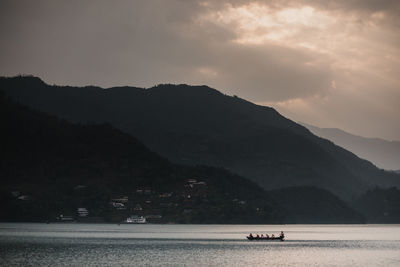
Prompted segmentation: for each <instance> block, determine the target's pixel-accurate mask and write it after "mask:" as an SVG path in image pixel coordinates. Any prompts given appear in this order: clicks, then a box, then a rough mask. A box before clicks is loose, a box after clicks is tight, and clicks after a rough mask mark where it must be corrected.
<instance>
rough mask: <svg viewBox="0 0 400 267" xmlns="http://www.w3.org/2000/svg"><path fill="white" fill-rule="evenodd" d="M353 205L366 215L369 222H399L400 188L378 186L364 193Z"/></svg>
mask: <svg viewBox="0 0 400 267" xmlns="http://www.w3.org/2000/svg"><path fill="white" fill-rule="evenodd" d="M352 206H353V207H354V208H356V209H357V210H358V211H360V212H362V213H363V214H364V215H365V217H366V219H367V222H368V223H399V221H400V190H399V189H397V188H395V187H392V188H387V189H383V188H379V187H376V188H374V189H371V190H368V191H367V192H366V193H364V194H362V195H361V196H360V197H359V198H358V199H357V200H356V201H355V202H354V203H353V205H352Z"/></svg>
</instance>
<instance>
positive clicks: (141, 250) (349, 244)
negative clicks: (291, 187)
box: [0, 223, 400, 266]
mask: <svg viewBox="0 0 400 267" xmlns="http://www.w3.org/2000/svg"><path fill="white" fill-rule="evenodd" d="M281 230H283V231H284V232H285V235H286V241H284V242H280V241H269V242H263V241H248V240H246V239H245V236H246V235H248V234H249V233H250V232H252V233H253V234H254V233H260V234H261V233H263V234H266V233H269V234H272V233H274V234H275V235H278V234H279V232H280V231H281ZM0 265H1V266H141V265H147V266H149V265H150V266H216V265H219V266H265V265H275V266H276V265H278V266H326V265H329V266H400V225H157V224H146V225H123V224H121V225H116V224H78V223H71V224H34V223H1V224H0Z"/></svg>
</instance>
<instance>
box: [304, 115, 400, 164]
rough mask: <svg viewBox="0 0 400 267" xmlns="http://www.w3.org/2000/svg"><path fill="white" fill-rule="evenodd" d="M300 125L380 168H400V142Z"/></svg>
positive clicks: (334, 129) (335, 129)
mask: <svg viewBox="0 0 400 267" xmlns="http://www.w3.org/2000/svg"><path fill="white" fill-rule="evenodd" d="M300 124H302V125H304V126H305V127H307V128H308V129H309V130H310V131H312V132H313V133H314V134H316V135H318V136H321V137H323V138H326V139H329V140H331V141H332V142H334V143H336V144H337V145H339V146H342V147H344V148H346V149H348V150H350V151H352V152H353V153H354V154H356V155H358V156H359V157H361V158H365V159H367V160H369V161H371V162H372V163H374V164H375V165H376V166H377V167H379V168H382V169H385V170H394V171H395V170H398V169H399V168H400V141H396V140H392V141H389V140H385V139H382V138H370V137H363V136H359V135H354V134H351V133H348V132H346V131H343V130H341V129H338V128H320V127H316V126H313V125H310V124H306V123H300Z"/></svg>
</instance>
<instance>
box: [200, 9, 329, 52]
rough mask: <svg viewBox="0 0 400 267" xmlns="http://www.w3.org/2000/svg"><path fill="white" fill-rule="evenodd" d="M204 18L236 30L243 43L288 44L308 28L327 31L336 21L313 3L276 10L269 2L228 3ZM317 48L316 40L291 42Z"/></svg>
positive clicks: (237, 39)
mask: <svg viewBox="0 0 400 267" xmlns="http://www.w3.org/2000/svg"><path fill="white" fill-rule="evenodd" d="M201 19H203V20H211V21H214V22H215V23H217V24H219V25H221V26H225V27H231V28H233V29H234V31H235V33H236V35H237V38H236V39H235V40H233V41H234V42H237V43H240V44H263V43H266V42H277V43H285V42H286V40H288V39H290V38H293V37H295V36H296V35H298V34H300V33H301V32H302V31H304V29H309V30H315V29H317V30H325V29H326V28H328V27H329V25H330V24H333V23H334V18H332V17H330V16H328V15H327V14H324V13H322V12H318V11H316V10H315V9H314V8H312V7H310V6H303V7H299V8H285V9H282V10H279V11H277V10H275V9H274V8H270V7H269V6H268V5H262V4H259V3H250V4H247V5H242V6H232V5H230V4H227V5H226V8H225V9H223V10H220V11H217V12H214V13H213V12H210V13H208V14H206V15H204V16H203V17H202V18H201ZM288 45H292V46H297V45H299V46H304V47H308V48H315V44H314V42H307V40H304V42H300V43H295V44H288Z"/></svg>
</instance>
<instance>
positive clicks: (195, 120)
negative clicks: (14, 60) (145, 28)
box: [0, 78, 400, 199]
mask: <svg viewBox="0 0 400 267" xmlns="http://www.w3.org/2000/svg"><path fill="white" fill-rule="evenodd" d="M19 79H21V78H2V79H0V85H1V88H2V89H3V90H4V91H5V92H6V94H8V95H10V96H11V97H13V98H14V99H17V100H18V101H20V102H21V103H23V104H27V105H29V106H32V107H35V108H38V109H39V110H42V111H45V112H48V113H52V114H56V115H57V116H60V117H62V118H64V119H68V120H71V121H74V122H85V121H93V122H96V123H103V122H108V123H111V124H112V125H114V126H116V127H117V128H119V129H121V130H123V131H125V132H127V133H130V134H132V135H134V136H136V137H138V138H139V139H140V140H142V141H143V142H144V143H145V145H146V146H148V147H149V148H150V149H151V150H153V151H156V152H158V153H160V154H161V155H162V156H164V157H167V158H168V159H170V160H172V161H173V162H177V163H184V164H204V165H211V166H216V167H224V168H226V169H228V170H230V171H233V172H235V173H237V174H239V175H242V176H244V177H247V178H250V179H251V180H253V181H255V182H256V183H258V184H259V185H261V186H262V187H264V188H265V189H274V188H280V187H286V186H302V185H318V186H319V187H322V188H325V189H328V190H330V191H332V192H334V193H335V194H338V195H339V196H341V197H344V198H347V199H350V198H353V197H355V196H357V195H358V194H360V193H362V192H363V191H365V190H366V189H368V188H370V187H372V186H375V185H379V186H383V187H385V186H386V187H387V186H394V185H398V184H399V181H400V179H399V177H400V176H398V175H396V174H394V173H387V172H384V171H381V170H379V169H377V168H376V167H375V166H374V165H373V164H371V163H370V162H368V161H366V160H363V159H360V158H358V157H357V156H356V155H354V154H353V153H351V152H348V151H346V150H344V149H343V148H340V147H338V146H336V145H334V144H333V143H332V142H330V141H328V140H325V139H322V138H319V137H316V136H314V135H313V134H312V133H311V132H310V131H309V130H308V129H306V128H305V127H303V126H301V125H299V124H296V123H294V122H292V121H291V120H289V119H287V118H285V117H283V116H281V115H280V114H279V113H278V112H277V111H276V110H274V109H272V108H269V107H263V106H258V105H255V104H253V103H251V102H248V101H246V100H242V99H240V98H238V97H231V96H226V95H224V94H222V93H220V92H218V91H217V90H215V89H212V90H198V89H201V88H203V89H204V87H201V86H195V87H192V86H187V85H159V86H156V87H152V88H149V89H140V88H137V87H133V88H132V89H129V90H128V88H131V87H123V88H125V89H124V90H122V89H115V88H114V89H112V88H110V89H99V87H79V88H77V87H60V86H49V85H40V86H36V85H35V86H29V82H28V81H25V82H26V83H27V84H28V85H20V84H19V83H20V81H19ZM116 88H121V87H116ZM193 88H195V89H193ZM207 88H209V87H207ZM115 90H117V91H118V92H116V91H115ZM121 90H122V91H121ZM127 92H129V93H127ZM193 92H194V93H193Z"/></svg>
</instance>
